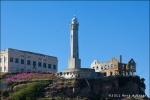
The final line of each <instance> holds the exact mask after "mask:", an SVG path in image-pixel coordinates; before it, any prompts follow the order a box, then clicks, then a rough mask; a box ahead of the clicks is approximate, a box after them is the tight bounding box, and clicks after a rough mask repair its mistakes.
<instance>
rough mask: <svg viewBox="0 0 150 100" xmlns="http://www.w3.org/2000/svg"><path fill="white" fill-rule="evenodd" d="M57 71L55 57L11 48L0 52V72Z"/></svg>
mask: <svg viewBox="0 0 150 100" xmlns="http://www.w3.org/2000/svg"><path fill="white" fill-rule="evenodd" d="M57 70H58V60H57V57H53V56H48V55H44V54H39V53H34V52H29V51H23V50H16V49H11V48H8V49H6V50H2V51H0V72H11V73H16V72H50V73H56V72H57Z"/></svg>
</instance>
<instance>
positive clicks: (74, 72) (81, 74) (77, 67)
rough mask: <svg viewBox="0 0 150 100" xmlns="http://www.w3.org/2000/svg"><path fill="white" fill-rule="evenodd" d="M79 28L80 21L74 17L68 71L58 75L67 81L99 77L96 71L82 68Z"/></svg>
mask: <svg viewBox="0 0 150 100" xmlns="http://www.w3.org/2000/svg"><path fill="white" fill-rule="evenodd" d="M78 26H79V23H78V20H77V18H76V17H75V16H74V17H73V19H72V21H71V24H70V57H69V59H68V69H64V70H63V71H62V72H60V73H58V74H57V75H58V76H60V77H63V78H66V79H71V78H96V77H99V76H98V74H97V73H95V69H90V68H81V60H80V59H79V44H78ZM98 73H99V72H98Z"/></svg>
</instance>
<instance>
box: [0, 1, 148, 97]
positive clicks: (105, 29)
mask: <svg viewBox="0 0 150 100" xmlns="http://www.w3.org/2000/svg"><path fill="white" fill-rule="evenodd" d="M148 8H149V2H148V1H143V2H142V1H105V2H104V1H62V2H61V1H44V2H42V1H22V2H21V1H12V2H11V1H2V2H1V49H2V50H4V49H7V48H14V49H21V50H26V51H32V52H37V53H43V54H47V55H52V56H56V57H58V67H59V69H58V71H62V70H63V69H66V68H67V67H68V58H69V55H70V54H69V53H70V52H69V51H70V46H69V44H70V40H69V35H70V27H69V24H70V22H71V19H72V18H73V16H74V15H76V17H77V18H78V21H79V57H80V59H81V67H83V68H84V67H86V68H90V64H91V63H92V62H93V61H94V60H95V59H97V60H99V61H103V62H106V61H109V60H110V59H111V58H112V57H115V58H117V59H118V57H119V55H122V57H123V62H124V63H127V62H128V61H129V60H130V59H131V58H133V59H134V60H135V62H136V63H137V74H139V75H140V77H141V78H142V77H143V78H145V83H146V94H147V95H149V10H148Z"/></svg>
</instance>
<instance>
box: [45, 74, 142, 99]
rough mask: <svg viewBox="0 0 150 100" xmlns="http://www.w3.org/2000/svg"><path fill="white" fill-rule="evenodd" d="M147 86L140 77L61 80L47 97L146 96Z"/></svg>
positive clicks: (54, 84)
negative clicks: (144, 89) (143, 89)
mask: <svg viewBox="0 0 150 100" xmlns="http://www.w3.org/2000/svg"><path fill="white" fill-rule="evenodd" d="M141 88H145V84H144V83H143V82H141V80H140V77H138V76H129V77H123V76H115V77H105V78H103V79H68V80H65V79H61V80H58V81H57V82H55V83H53V84H52V85H49V88H48V90H47V92H48V93H47V95H46V96H45V97H58V96H59V97H72V98H76V97H79V98H87V97H88V98H95V99H100V98H114V97H115V98H125V97H124V95H126V96H128V95H136V94H138V95H145V92H144V91H142V90H141Z"/></svg>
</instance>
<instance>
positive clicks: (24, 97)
mask: <svg viewBox="0 0 150 100" xmlns="http://www.w3.org/2000/svg"><path fill="white" fill-rule="evenodd" d="M47 84H48V82H33V83H32V84H31V83H30V84H29V85H27V87H26V88H24V89H21V90H20V91H18V92H15V93H12V94H11V99H12V100H36V97H40V93H41V90H42V89H43V88H44V87H45V86H46V85H47Z"/></svg>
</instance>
